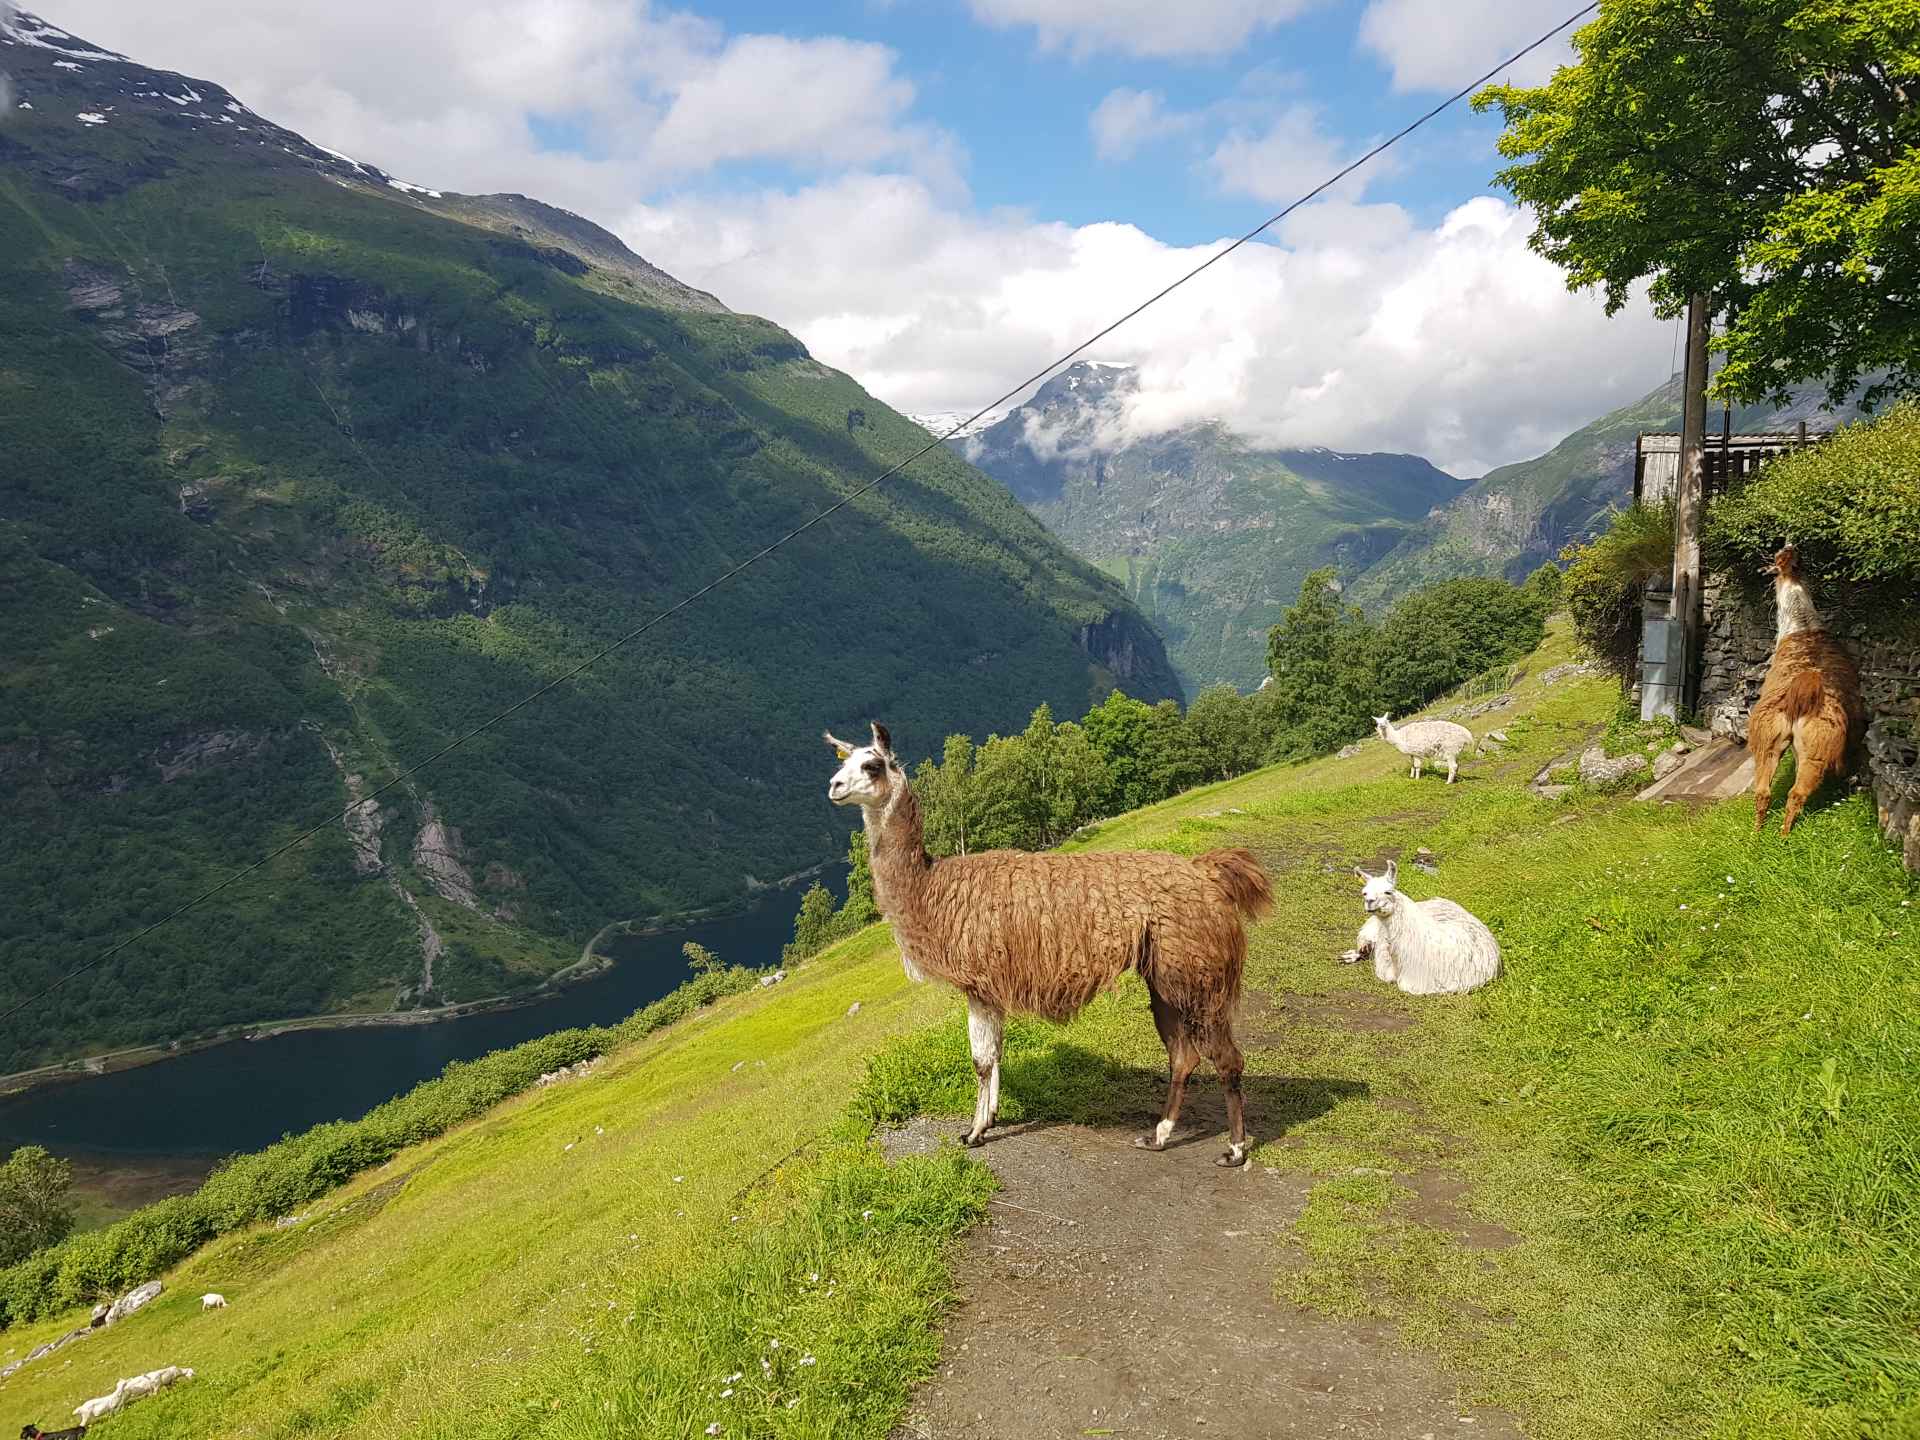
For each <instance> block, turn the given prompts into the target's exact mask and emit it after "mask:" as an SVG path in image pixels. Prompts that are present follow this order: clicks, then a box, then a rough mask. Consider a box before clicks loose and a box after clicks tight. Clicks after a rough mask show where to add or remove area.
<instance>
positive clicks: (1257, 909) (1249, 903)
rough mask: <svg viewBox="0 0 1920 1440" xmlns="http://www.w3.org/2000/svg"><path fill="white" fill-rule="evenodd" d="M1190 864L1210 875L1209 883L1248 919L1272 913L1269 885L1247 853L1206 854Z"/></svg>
mask: <svg viewBox="0 0 1920 1440" xmlns="http://www.w3.org/2000/svg"><path fill="white" fill-rule="evenodd" d="M1194 863H1195V864H1196V865H1200V866H1202V867H1204V868H1205V869H1207V870H1210V871H1211V872H1212V873H1213V883H1214V884H1216V885H1218V886H1219V887H1220V892H1221V894H1223V895H1225V896H1226V897H1227V899H1228V900H1229V901H1231V902H1232V904H1233V908H1234V909H1236V910H1238V911H1239V912H1240V913H1241V914H1242V915H1245V916H1246V917H1247V918H1248V919H1251V920H1257V919H1259V918H1260V917H1261V916H1262V915H1265V914H1266V913H1267V912H1268V911H1270V910H1272V909H1273V882H1272V881H1271V880H1269V879H1268V878H1267V872H1266V871H1265V870H1263V869H1261V868H1260V862H1259V861H1258V860H1256V859H1254V858H1253V852H1252V851H1251V850H1209V851H1208V852H1207V853H1206V854H1204V855H1200V856H1196V857H1195V860H1194Z"/></svg>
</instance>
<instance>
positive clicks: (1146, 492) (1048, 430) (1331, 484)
mask: <svg viewBox="0 0 1920 1440" xmlns="http://www.w3.org/2000/svg"><path fill="white" fill-rule="evenodd" d="M1134 384H1135V380H1134V376H1133V372H1132V371H1130V370H1127V369H1124V368H1122V367H1118V366H1106V365H1098V364H1080V365H1075V366H1073V367H1071V368H1069V369H1068V370H1066V371H1064V372H1062V373H1061V374H1060V375H1059V376H1057V377H1056V378H1054V379H1053V380H1050V381H1048V382H1047V384H1046V385H1044V386H1042V387H1041V389H1040V390H1039V391H1038V392H1037V393H1036V394H1035V395H1034V397H1033V399H1032V400H1031V401H1029V402H1028V403H1027V404H1025V405H1023V406H1021V407H1020V408H1018V409H1016V410H1014V411H1013V412H1012V413H1010V414H1009V415H1007V416H1006V417H1005V418H1003V419H1002V420H1000V421H999V422H997V423H996V424H994V425H993V426H991V427H990V428H988V429H986V430H984V431H982V432H981V434H980V435H979V436H977V437H975V438H972V439H969V440H965V441H962V442H960V445H961V452H962V453H963V454H965V455H966V456H967V457H968V458H969V459H970V460H972V461H973V463H974V464H976V465H978V466H979V467H980V468H981V469H983V470H985V471H986V472H987V473H988V474H989V475H992V476H993V477H994V478H995V479H998V480H1001V481H1003V482H1004V483H1005V484H1006V485H1007V486H1008V487H1009V488H1010V489H1011V490H1012V491H1013V493H1014V494H1015V495H1016V496H1018V497H1019V498H1020V500H1021V501H1022V502H1023V503H1025V504H1026V506H1027V507H1028V508H1029V509H1030V510H1032V511H1033V513H1034V514H1036V515H1038V516H1039V517H1040V518H1041V519H1042V520H1044V521H1045V522H1046V524H1047V528H1048V529H1050V530H1052V531H1053V533H1054V534H1056V535H1058V536H1059V537H1060V538H1061V539H1062V540H1064V541H1066V542H1067V544H1068V545H1070V546H1072V547H1073V548H1074V550H1075V551H1077V552H1078V553H1079V554H1081V555H1084V556H1086V557H1087V558H1088V559H1090V560H1092V561H1094V562H1095V563H1096V564H1098V565H1099V566H1100V567H1101V568H1102V569H1104V570H1106V571H1107V572H1108V573H1109V574H1111V575H1113V576H1114V577H1115V578H1117V579H1119V580H1121V581H1123V582H1124V584H1125V585H1126V587H1127V593H1128V594H1129V595H1130V596H1132V598H1133V599H1134V601H1135V602H1136V603H1137V604H1138V605H1139V606H1140V608H1141V609H1143V610H1144V611H1146V613H1147V614H1148V615H1149V616H1150V617H1152V619H1153V622H1154V624H1155V625H1156V627H1157V628H1158V629H1159V630H1160V632H1161V634H1163V635H1164V636H1165V637H1166V640H1167V649H1168V654H1169V655H1170V656H1171V657H1172V659H1173V663H1174V665H1175V667H1176V668H1177V669H1178V670H1179V672H1180V678H1181V681H1182V682H1183V683H1184V684H1185V685H1186V686H1187V688H1188V689H1189V690H1197V689H1199V688H1200V687H1202V686H1205V685H1210V684H1214V683H1216V682H1218V681H1221V680H1227V681H1231V682H1232V683H1233V684H1235V685H1238V686H1240V687H1242V688H1247V687H1249V686H1252V685H1254V684H1256V683H1258V681H1259V679H1260V678H1261V677H1262V676H1263V675H1264V674H1265V673H1266V635H1267V630H1268V629H1269V628H1270V627H1271V626H1273V625H1274V624H1275V623H1277V622H1278V621H1279V619H1280V615H1281V612H1282V611H1283V610H1284V609H1285V608H1286V607H1287V606H1288V605H1290V604H1292V603H1293V602H1294V601H1295V600H1296V599H1298V598H1299V593H1300V582H1301V580H1302V579H1303V578H1305V576H1306V574H1307V572H1308V571H1310V570H1313V569H1315V568H1317V567H1318V566H1321V565H1327V564H1333V565H1337V566H1339V567H1340V569H1341V570H1342V571H1343V572H1345V573H1348V574H1355V573H1358V572H1360V571H1362V570H1364V569H1366V568H1367V566H1369V565H1370V564H1372V563H1373V562H1374V561H1375V560H1377V559H1378V558H1379V557H1380V556H1382V555H1384V554H1386V553H1387V552H1388V551H1389V550H1391V549H1392V548H1393V547H1394V546H1395V545H1396V544H1398V543H1399V542H1400V541H1401V539H1402V538H1403V537H1404V536H1405V535H1406V534H1407V532H1408V529H1409V527H1410V526H1411V525H1413V524H1414V523H1416V522H1418V521H1420V520H1422V519H1424V518H1425V516H1426V515H1427V514H1428V512H1429V511H1430V510H1432V509H1433V508H1434V507H1435V506H1437V505H1443V504H1445V503H1446V502H1448V501H1450V500H1452V499H1453V498H1454V497H1455V496H1456V495H1458V494H1459V493H1460V489H1461V482H1460V481H1458V480H1456V479H1454V478H1453V477H1452V476H1450V475H1448V474H1446V473H1445V472H1444V471H1441V470H1438V469H1435V468H1434V467H1433V466H1432V465H1430V464H1429V463H1428V462H1427V461H1425V460H1422V459H1421V458H1419V457H1418V456H1416V455H1349V454H1342V453H1340V452H1337V451H1331V450H1320V449H1305V450H1262V449H1259V448H1257V447H1254V446H1252V445H1249V444H1247V443H1246V442H1245V441H1243V440H1241V439H1239V438H1238V437H1236V436H1234V435H1233V434H1231V433H1230V432H1228V431H1227V430H1226V429H1224V428H1223V427H1221V426H1219V425H1217V424H1200V425H1192V426H1188V427H1185V428H1183V429H1180V430H1177V431H1173V432H1171V433H1168V434H1163V435H1156V436H1151V437H1148V438H1146V439H1138V440H1136V439H1132V438H1129V437H1127V436H1125V435H1124V434H1122V433H1121V431H1120V426H1119V418H1120V411H1121V409H1122V407H1123V406H1124V403H1125V399H1126V396H1127V394H1128V392H1129V391H1130V390H1131V389H1132V388H1133V386H1134Z"/></svg>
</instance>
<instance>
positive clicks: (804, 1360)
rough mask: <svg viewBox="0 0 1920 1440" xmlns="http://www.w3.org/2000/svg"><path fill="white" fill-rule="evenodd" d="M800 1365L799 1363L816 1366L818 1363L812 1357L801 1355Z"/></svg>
mask: <svg viewBox="0 0 1920 1440" xmlns="http://www.w3.org/2000/svg"><path fill="white" fill-rule="evenodd" d="M800 1363H801V1364H802V1365H816V1364H818V1363H819V1362H818V1361H817V1360H815V1359H814V1358H813V1356H811V1355H802V1356H801V1357H800Z"/></svg>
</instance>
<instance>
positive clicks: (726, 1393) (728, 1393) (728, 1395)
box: [720, 1385, 733, 1400]
mask: <svg viewBox="0 0 1920 1440" xmlns="http://www.w3.org/2000/svg"><path fill="white" fill-rule="evenodd" d="M720 1398H721V1399H722V1400H731V1399H732V1398H733V1387H732V1386H731V1385H729V1386H728V1387H727V1388H726V1389H724V1390H722V1391H721V1392H720Z"/></svg>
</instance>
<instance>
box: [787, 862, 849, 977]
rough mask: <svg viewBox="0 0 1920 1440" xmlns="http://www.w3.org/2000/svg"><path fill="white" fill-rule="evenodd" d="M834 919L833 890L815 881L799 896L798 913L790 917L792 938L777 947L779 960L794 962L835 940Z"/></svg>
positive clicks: (797, 962) (816, 953)
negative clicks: (779, 949)
mask: <svg viewBox="0 0 1920 1440" xmlns="http://www.w3.org/2000/svg"><path fill="white" fill-rule="evenodd" d="M834 919H835V912H834V904H833V892H832V891H831V890H829V889H827V887H826V886H824V885H822V884H821V883H820V882H819V881H818V880H816V881H814V882H813V884H811V885H809V886H808V887H807V893H806V894H804V895H802V896H801V897H800V913H799V914H798V915H796V916H794V917H793V939H792V940H791V941H790V942H788V943H787V944H786V945H785V946H783V947H782V948H781V951H780V963H781V964H782V965H798V964H799V963H800V962H801V961H802V960H805V959H807V958H808V957H809V956H813V955H818V954H819V953H820V952H821V951H822V950H824V949H826V948H827V946H829V945H831V944H832V943H833V942H834V941H835V940H837V939H839V933H838V931H837V930H836V928H835V925H834Z"/></svg>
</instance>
